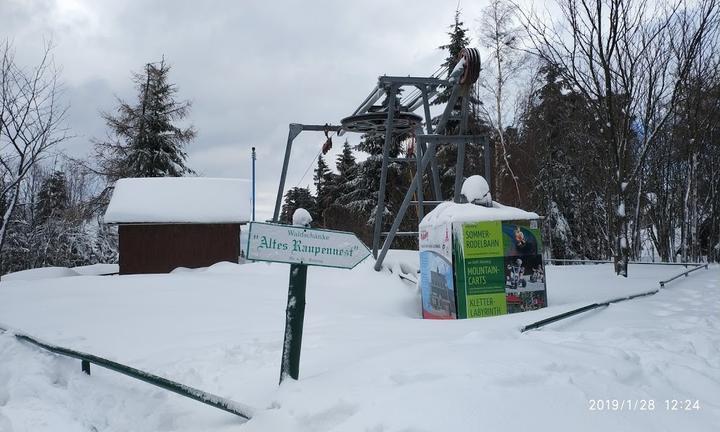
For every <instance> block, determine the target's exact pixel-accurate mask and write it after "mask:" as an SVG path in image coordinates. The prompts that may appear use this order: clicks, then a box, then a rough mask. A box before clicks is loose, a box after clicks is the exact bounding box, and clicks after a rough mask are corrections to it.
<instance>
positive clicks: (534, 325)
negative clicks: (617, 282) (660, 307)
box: [520, 263, 708, 333]
mask: <svg viewBox="0 0 720 432" xmlns="http://www.w3.org/2000/svg"><path fill="white" fill-rule="evenodd" d="M635 264H642V263H635ZM648 264H651V263H648ZM663 264H667V263H663ZM671 264H676V265H677V264H678V263H671ZM681 265H694V266H695V267H693V268H691V269H689V270H686V271H684V272H682V273H679V274H677V275H675V276H673V277H671V278H670V279H667V280H661V281H658V284H659V285H660V288H657V289H654V290H652V291H646V292H643V293H639V294H633V295H629V296H626V297H618V298H614V299H612V300H608V301H605V302H601V303H592V304H589V305H586V306H583V307H580V308H577V309H573V310H570V311H567V312H563V313H561V314H557V315H553V316H551V317H549V318H545V319H542V320H540V321H536V322H534V323H531V324H528V325H526V326H523V327H522V328H520V333H524V332H526V331H528V330H534V329H538V328H540V327H544V326H546V325H548V324H551V323H554V322H557V321H561V320H564V319H567V318H570V317H573V316H576V315H579V314H581V313H584V312H588V311H591V310H594V309H597V308H601V307H606V306H610V305H611V304H613V303H620V302H623V301H627V300H632V299H635V298H638V297H646V296H651V295H655V294H657V293H659V292H660V290H661V289H663V288H665V285H666V284H668V283H670V282H672V281H674V280H676V279H679V278H681V277H682V276H685V277H687V276H688V275H689V274H690V273H692V272H694V271H696V270H699V269H701V268H705V269H707V268H708V264H706V263H705V264H698V263H687V264H681Z"/></svg>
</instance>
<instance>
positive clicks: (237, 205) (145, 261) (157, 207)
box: [105, 177, 251, 274]
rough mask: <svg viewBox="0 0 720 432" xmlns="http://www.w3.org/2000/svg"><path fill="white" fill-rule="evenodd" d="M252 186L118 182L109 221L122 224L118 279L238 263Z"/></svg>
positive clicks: (171, 180)
mask: <svg viewBox="0 0 720 432" xmlns="http://www.w3.org/2000/svg"><path fill="white" fill-rule="evenodd" d="M250 200H251V197H250V181H248V180H244V179H225V178H200V177H158V178H127V179H121V180H118V181H117V183H116V184H115V187H114V190H113V195H112V198H111V200H110V205H109V206H108V209H107V212H106V213H105V222H106V223H108V224H116V225H118V234H119V253H120V258H119V261H120V274H133V273H167V272H169V271H171V270H173V269H175V268H177V267H189V268H197V267H207V266H210V265H212V264H215V263H217V262H220V261H230V262H238V259H239V256H240V225H241V224H243V223H247V222H248V219H249V215H250V205H251V202H250Z"/></svg>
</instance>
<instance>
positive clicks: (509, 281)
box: [505, 255, 547, 313]
mask: <svg viewBox="0 0 720 432" xmlns="http://www.w3.org/2000/svg"><path fill="white" fill-rule="evenodd" d="M505 293H506V294H507V311H508V313H515V312H525V311H528V310H535V309H540V308H543V307H545V306H547V294H546V292H545V270H544V267H543V260H542V255H526V256H508V257H505Z"/></svg>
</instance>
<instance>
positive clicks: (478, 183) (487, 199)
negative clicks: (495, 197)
mask: <svg viewBox="0 0 720 432" xmlns="http://www.w3.org/2000/svg"><path fill="white" fill-rule="evenodd" d="M460 193H461V194H462V195H463V196H465V199H466V200H467V202H469V203H473V204H478V205H491V203H492V195H490V186H489V185H488V182H487V180H485V178H484V177H483V176H479V175H472V176H470V177H468V178H467V179H465V181H464V182H463V185H462V189H461V190H460Z"/></svg>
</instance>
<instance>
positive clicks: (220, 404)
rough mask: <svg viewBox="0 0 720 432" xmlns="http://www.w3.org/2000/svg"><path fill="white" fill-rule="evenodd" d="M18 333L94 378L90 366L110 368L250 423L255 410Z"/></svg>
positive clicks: (21, 338)
mask: <svg viewBox="0 0 720 432" xmlns="http://www.w3.org/2000/svg"><path fill="white" fill-rule="evenodd" d="M0 332H9V331H8V330H7V329H5V328H2V327H0ZM10 333H12V334H14V336H15V337H16V338H17V339H18V340H20V341H23V342H28V343H30V344H33V345H35V346H38V347H40V348H42V349H45V350H47V351H50V352H53V353H55V354H60V355H63V356H66V357H72V358H76V359H78V360H80V361H81V367H82V371H83V372H85V373H86V374H88V375H90V364H91V363H92V364H95V365H97V366H100V367H103V368H105V369H109V370H112V371H115V372H118V373H121V374H123V375H126V376H129V377H131V378H135V379H137V380H140V381H144V382H146V383H148V384H152V385H154V386H156V387H160V388H163V389H165V390H168V391H171V392H173V393H177V394H179V395H181V396H185V397H187V398H190V399H194V400H196V401H198V402H202V403H204V404H206V405H210V406H211V407H214V408H217V409H221V410H223V411H227V412H229V413H232V414H235V415H237V416H239V417H242V418H244V419H246V420H250V419H251V418H252V415H253V409H252V408H251V407H249V406H247V405H243V404H241V403H238V402H234V401H232V400H230V399H226V398H223V397H221V396H217V395H214V394H212V393H208V392H204V391H202V390H198V389H196V388H193V387H190V386H187V385H184V384H180V383H178V382H175V381H171V380H169V379H167V378H163V377H160V376H157V375H153V374H151V373H149V372H145V371H142V370H140V369H136V368H133V367H130V366H127V365H124V364H121V363H118V362H114V361H112V360H108V359H105V358H102V357H98V356H96V355H93V354H88V353H84V352H80V351H75V350H72V349H69V348H65V347H61V346H57V345H52V344H49V343H46V342H42V341H40V340H38V339H36V338H34V337H32V336H29V335H27V334H23V333H20V332H16V331H12V332H10Z"/></svg>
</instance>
